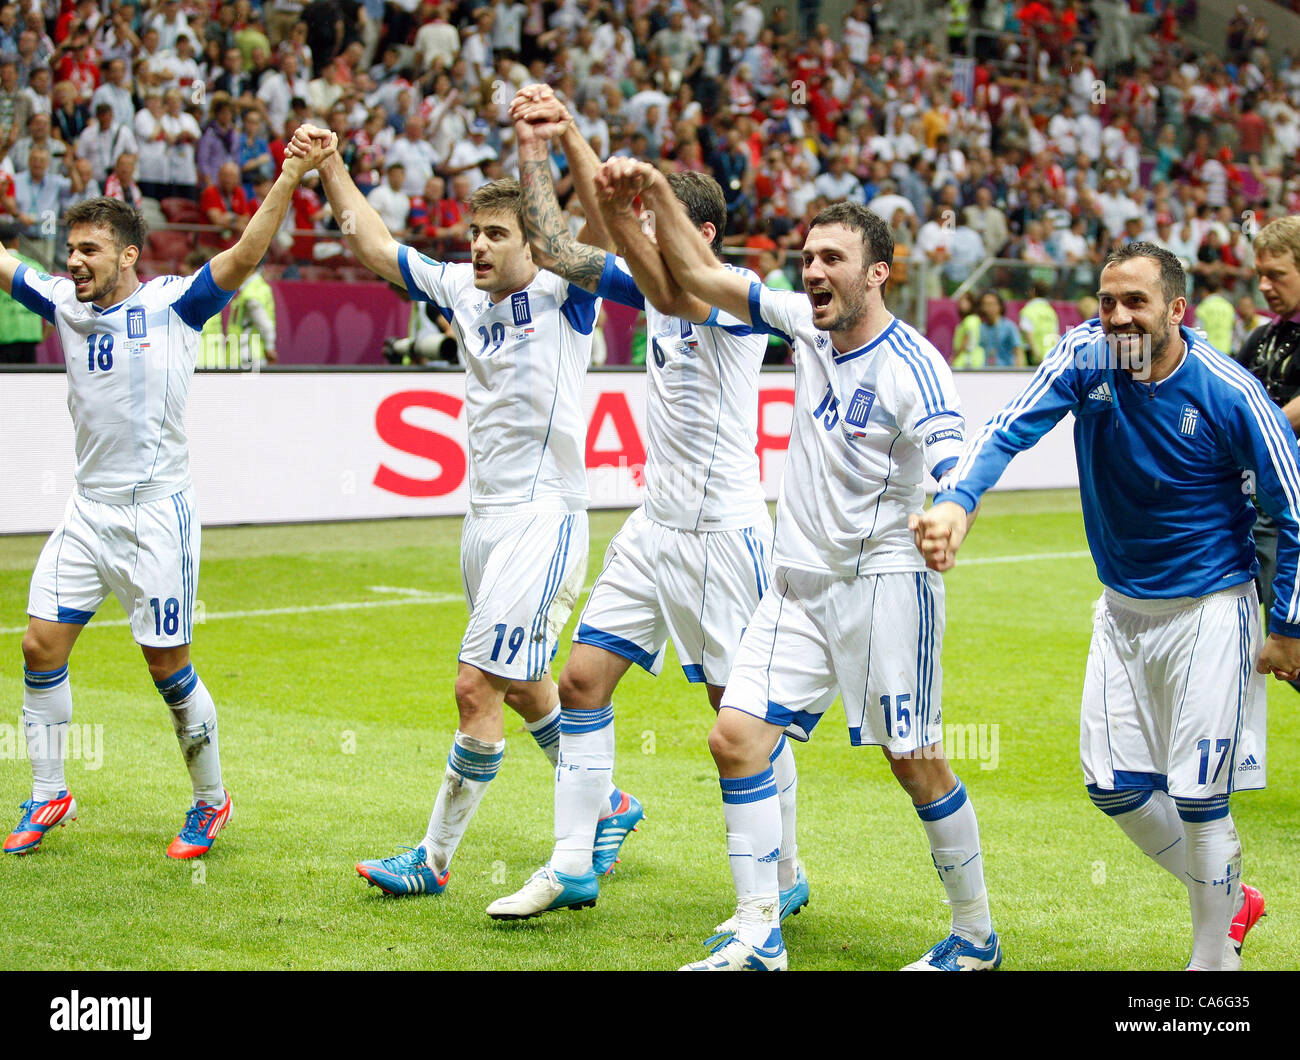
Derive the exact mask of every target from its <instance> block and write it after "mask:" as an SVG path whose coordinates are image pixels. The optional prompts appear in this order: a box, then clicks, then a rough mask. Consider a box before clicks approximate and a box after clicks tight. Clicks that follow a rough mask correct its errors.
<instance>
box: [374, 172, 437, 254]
mask: <svg viewBox="0 0 1300 1060" xmlns="http://www.w3.org/2000/svg"><path fill="white" fill-rule="evenodd" d="M386 178H387V179H386V180H385V182H384V183H383V184H380V185H379V186H378V187H377V188H375V189H374V190H373V191H372V192H371V193H370V194H369V195H368V196H366V198H367V199H368V201H369V202H370V205H371V206H373V207H374V208H375V212H376V213H377V214H379V216H380V217H381V218H382V219H383V222H384V224H386V225H387V226H388V230H389V231H390V232H392V234H393V236H394V237H395V238H397V239H403V237H404V236H405V234H406V224H407V218H408V217H409V216H410V214H411V197H410V196H409V195H407V194H406V192H404V191H403V190H402V185H403V183H404V182H405V180H406V167H405V166H404V165H402V163H401V162H390V163H389V164H388V173H387V174H386ZM429 179H430V182H431V181H432V180H433V178H432V177H430V178H429Z"/></svg>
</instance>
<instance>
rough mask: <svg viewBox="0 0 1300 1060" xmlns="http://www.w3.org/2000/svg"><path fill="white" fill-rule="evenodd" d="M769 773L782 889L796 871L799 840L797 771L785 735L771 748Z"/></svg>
mask: <svg viewBox="0 0 1300 1060" xmlns="http://www.w3.org/2000/svg"><path fill="white" fill-rule="evenodd" d="M771 762H772V775H773V776H774V777H775V778H776V797H777V801H778V802H779V803H780V804H781V859H780V860H779V861H778V862H777V863H776V880H777V884H778V886H779V887H780V888H781V890H783V891H788V890H790V888H791V887H793V886H794V883H795V878H796V875H797V874H798V870H799V862H798V858H799V843H798V841H797V840H796V839H795V797H796V796H797V795H798V794H799V771H798V770H797V769H796V768H795V763H794V748H792V747H791V746H790V741H789V740H787V739H786V737H785V734H784V733H782V734H781V738H780V739H779V740H777V741H776V747H775V748H773V749H772V757H771Z"/></svg>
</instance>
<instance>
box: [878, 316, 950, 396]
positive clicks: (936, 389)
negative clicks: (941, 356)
mask: <svg viewBox="0 0 1300 1060" xmlns="http://www.w3.org/2000/svg"><path fill="white" fill-rule="evenodd" d="M890 348H891V349H892V350H893V352H894V353H896V354H897V355H898V356H899V357H900V358H901V359H902V361H903V363H904V364H906V365H907V366H908V367H909V368H910V369H912V375H913V376H915V377H916V385H917V387H918V388H919V389H920V391H921V397H922V399H923V400H924V401H925V411H926V412H927V413H929V414H930V415H931V416H937V415H939V414H941V413H943V412H947V411H949V410H948V409H946V408H945V407H944V403H943V387H941V386H940V385H939V377H938V376H937V375H935V373H934V365H932V364H931V363H930V362H929V360H928V359H927V358H926V356H925V354H924V353H922V352H921V347H920V346H918V345H917V344H916V342H915V340H913V339H912V337H911V336H910V335H908V334H907V332H906V331H905V330H903V329H902V328H899V329H898V343H897V344H895V345H893V346H891V347H890Z"/></svg>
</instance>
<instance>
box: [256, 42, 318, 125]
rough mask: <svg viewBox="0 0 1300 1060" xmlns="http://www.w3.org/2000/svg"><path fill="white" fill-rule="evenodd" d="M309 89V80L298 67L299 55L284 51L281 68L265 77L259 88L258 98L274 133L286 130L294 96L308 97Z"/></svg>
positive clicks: (281, 56)
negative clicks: (285, 124) (263, 106)
mask: <svg viewBox="0 0 1300 1060" xmlns="http://www.w3.org/2000/svg"><path fill="white" fill-rule="evenodd" d="M308 91H309V87H308V81H307V79H306V78H305V77H303V76H302V74H301V71H300V70H299V67H298V56H297V55H295V54H294V53H293V52H291V51H290V52H282V53H281V54H280V65H279V69H278V70H276V71H275V72H273V73H270V74H268V75H267V76H266V77H264V78H263V79H262V83H261V85H260V86H258V89H257V98H258V99H259V100H260V101H261V102H262V104H263V105H265V107H266V119H267V124H268V126H269V128H270V131H271V132H272V133H273V134H275V135H276V136H278V135H280V134H281V133H282V132H283V131H284V123H285V121H286V120H287V119H288V117H289V109H290V103H291V102H292V101H293V98H294V97H295V96H297V97H299V98H301V99H306V98H307V94H308Z"/></svg>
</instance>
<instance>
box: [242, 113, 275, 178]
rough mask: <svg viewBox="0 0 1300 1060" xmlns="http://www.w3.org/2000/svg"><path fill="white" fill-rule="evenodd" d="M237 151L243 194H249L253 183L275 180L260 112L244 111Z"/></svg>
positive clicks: (273, 164) (273, 165) (273, 167)
mask: <svg viewBox="0 0 1300 1060" xmlns="http://www.w3.org/2000/svg"><path fill="white" fill-rule="evenodd" d="M238 151H239V172H240V176H241V177H242V178H243V182H244V194H246V195H248V194H251V192H252V188H253V184H254V183H257V182H259V181H262V180H268V179H270V180H274V179H275V163H274V162H273V161H272V159H271V148H270V144H269V142H268V140H267V136H266V127H265V122H264V120H263V118H262V112H261V111H260V110H257V109H255V108H253V107H249V108H248V109H247V110H246V111H244V120H243V129H242V130H240V133H239V148H238Z"/></svg>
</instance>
